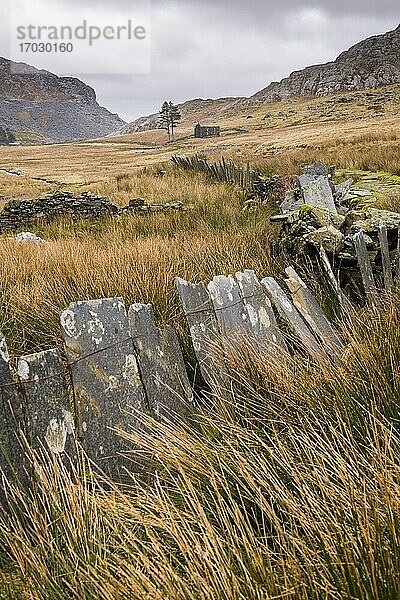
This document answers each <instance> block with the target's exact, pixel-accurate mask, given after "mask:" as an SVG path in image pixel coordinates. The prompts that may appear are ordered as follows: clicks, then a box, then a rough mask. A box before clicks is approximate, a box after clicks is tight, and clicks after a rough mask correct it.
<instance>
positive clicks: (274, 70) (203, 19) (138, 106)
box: [0, 0, 400, 119]
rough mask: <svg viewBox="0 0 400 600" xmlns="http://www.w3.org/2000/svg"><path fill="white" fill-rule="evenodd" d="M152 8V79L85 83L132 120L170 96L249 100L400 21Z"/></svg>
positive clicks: (318, 9)
mask: <svg viewBox="0 0 400 600" xmlns="http://www.w3.org/2000/svg"><path fill="white" fill-rule="evenodd" d="M28 1H29V0H27V2H28ZM51 1H52V2H58V3H60V4H63V5H65V6H68V7H70V10H71V11H73V8H74V6H79V7H80V8H82V7H85V6H87V7H88V6H93V0H90V1H89V0H49V2H51ZM96 6H99V8H100V7H109V10H110V11H113V10H116V9H121V10H123V11H124V12H125V11H126V13H127V15H129V14H130V12H131V9H132V7H134V0H114V1H113V3H112V4H111V3H110V1H109V0H96ZM151 6H152V28H151V40H152V70H151V73H150V74H149V75H132V76H118V77H116V76H114V77H110V76H108V77H105V76H104V77H102V76H93V75H92V76H91V75H90V74H89V75H87V76H86V77H84V79H85V80H86V81H87V82H88V83H89V84H91V85H93V86H94V87H95V88H96V90H97V93H98V97H99V100H100V102H102V103H103V104H105V105H107V107H108V108H110V109H111V110H113V111H117V112H120V113H121V115H122V116H123V117H124V118H128V119H133V118H135V117H137V116H140V115H142V114H146V113H150V112H154V111H155V110H157V109H158V107H159V105H160V104H161V103H162V101H163V100H164V99H166V98H168V99H172V100H174V101H183V100H186V99H189V98H194V97H218V96H231V95H250V94H252V93H254V92H255V91H257V90H259V89H261V88H263V87H265V86H266V85H268V83H270V81H272V80H278V79H281V78H282V77H284V76H286V75H288V74H289V73H290V72H291V71H292V70H295V69H299V68H302V67H304V66H307V65H309V64H316V63H320V62H326V61H328V60H332V59H334V58H335V57H336V56H337V55H338V54H339V53H340V52H341V51H343V50H345V49H347V48H348V47H349V46H351V45H353V44H355V43H356V42H357V41H359V40H361V39H363V38H365V37H368V36H371V35H375V34H378V33H383V32H384V31H387V30H389V29H394V28H395V27H397V26H398V24H399V22H400V11H399V8H398V0H396V1H394V0H380V1H379V3H377V2H376V0H319V1H315V0H280V1H279V2H278V1H276V0H273V1H271V0H229V1H228V0H152V1H151ZM0 54H1V52H0ZM116 60H123V61H126V62H127V63H128V62H129V57H128V56H123V57H116ZM71 75H73V74H71Z"/></svg>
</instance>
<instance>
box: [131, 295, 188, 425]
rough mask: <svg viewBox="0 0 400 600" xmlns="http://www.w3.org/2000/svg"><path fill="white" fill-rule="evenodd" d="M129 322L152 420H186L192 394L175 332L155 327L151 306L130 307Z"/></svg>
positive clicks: (167, 328)
mask: <svg viewBox="0 0 400 600" xmlns="http://www.w3.org/2000/svg"><path fill="white" fill-rule="evenodd" d="M128 318H129V325H130V331H131V335H132V340H133V345H134V347H135V350H136V355H137V359H138V364H139V369H140V374H141V377H142V381H143V385H144V388H145V391H146V396H147V401H148V404H149V407H150V412H151V414H152V416H153V417H154V418H155V419H158V420H161V419H163V418H165V419H168V420H169V421H174V420H176V419H182V418H183V419H184V418H186V417H188V416H189V411H190V407H191V405H192V404H193V392H192V388H191V386H190V382H189V379H188V375H187V371H186V367H185V362H184V360H183V355H182V350H181V347H180V345H179V340H178V337H177V335H176V333H175V331H174V330H173V329H172V327H170V326H167V327H165V328H164V329H158V328H157V327H156V323H155V320H154V313H153V307H152V305H151V304H147V305H145V304H133V305H132V306H131V307H130V309H129V312H128Z"/></svg>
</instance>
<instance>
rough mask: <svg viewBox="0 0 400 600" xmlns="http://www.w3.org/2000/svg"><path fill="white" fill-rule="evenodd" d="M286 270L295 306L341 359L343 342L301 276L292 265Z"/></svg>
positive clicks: (316, 333)
mask: <svg viewBox="0 0 400 600" xmlns="http://www.w3.org/2000/svg"><path fill="white" fill-rule="evenodd" d="M285 271H286V274H287V276H288V279H286V284H287V286H288V288H289V290H290V292H291V294H292V298H293V303H294V305H295V307H296V308H297V309H298V311H299V312H300V314H301V315H302V317H303V318H304V320H305V321H306V322H307V323H308V325H309V327H310V328H311V330H312V331H313V332H314V334H315V335H316V337H317V338H319V339H320V340H321V342H322V343H323V344H324V346H325V347H326V348H327V349H328V351H329V353H332V355H333V357H336V358H337V359H339V358H340V356H341V354H342V351H343V347H344V344H343V342H342V341H341V339H340V338H339V336H338V334H337V333H336V331H335V330H334V328H333V327H332V325H331V323H330V322H329V321H328V319H327V318H326V317H325V315H324V313H323V311H322V309H321V307H320V305H319V304H318V302H317V301H316V300H315V298H314V296H313V295H312V294H311V292H310V290H309V289H308V287H307V286H306V284H305V283H304V281H303V280H302V279H301V277H299V275H298V274H297V273H296V271H295V270H294V269H293V268H292V267H288V268H287V269H285Z"/></svg>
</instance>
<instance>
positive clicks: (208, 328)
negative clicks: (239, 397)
mask: <svg viewBox="0 0 400 600" xmlns="http://www.w3.org/2000/svg"><path fill="white" fill-rule="evenodd" d="M176 287H177V289H178V293H179V297H180V300H181V303H182V307H183V310H184V313H185V316H186V319H187V322H188V325H189V329H190V335H191V338H192V342H193V348H194V351H195V354H196V358H197V360H198V363H199V367H200V371H201V374H202V376H203V379H204V381H205V382H206V383H207V384H208V385H209V386H210V388H211V389H215V388H216V387H217V386H218V384H223V382H224V377H223V374H222V371H221V369H220V367H219V366H218V365H217V364H216V361H215V358H214V352H215V348H214V345H215V343H216V342H218V341H220V336H221V333H220V330H219V327H218V321H217V317H216V315H215V311H214V307H213V304H212V302H211V298H210V296H209V294H208V292H207V289H206V287H205V285H204V283H202V282H201V283H189V282H188V281H185V280H184V279H180V278H177V279H176Z"/></svg>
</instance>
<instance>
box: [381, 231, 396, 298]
mask: <svg viewBox="0 0 400 600" xmlns="http://www.w3.org/2000/svg"><path fill="white" fill-rule="evenodd" d="M379 245H380V249H381V257H382V269H383V280H384V284H385V289H386V291H387V292H390V291H391V289H392V287H393V273H392V264H391V261H390V253H389V242H388V236H387V229H386V227H385V225H380V226H379Z"/></svg>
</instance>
